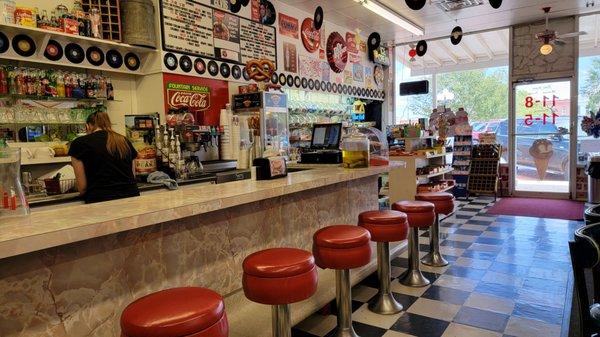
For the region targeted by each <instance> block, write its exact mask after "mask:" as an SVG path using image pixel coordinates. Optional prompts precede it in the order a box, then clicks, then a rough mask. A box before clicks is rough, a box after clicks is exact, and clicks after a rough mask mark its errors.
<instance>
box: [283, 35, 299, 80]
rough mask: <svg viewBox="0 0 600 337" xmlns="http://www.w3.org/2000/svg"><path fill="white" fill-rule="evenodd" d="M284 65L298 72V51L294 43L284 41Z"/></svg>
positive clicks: (293, 71) (286, 69)
mask: <svg viewBox="0 0 600 337" xmlns="http://www.w3.org/2000/svg"><path fill="white" fill-rule="evenodd" d="M283 57H284V59H283V67H284V69H285V71H288V72H291V73H297V72H298V52H297V50H296V45H295V44H294V43H289V42H284V43H283Z"/></svg>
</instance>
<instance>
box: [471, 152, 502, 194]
mask: <svg viewBox="0 0 600 337" xmlns="http://www.w3.org/2000/svg"><path fill="white" fill-rule="evenodd" d="M501 154H502V146H501V145H499V144H486V145H475V146H473V151H472V158H471V167H470V170H469V181H468V195H471V194H478V195H480V194H488V195H492V194H493V195H494V200H495V199H496V198H497V196H498V176H499V169H500V155H501Z"/></svg>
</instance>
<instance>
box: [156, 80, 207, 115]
mask: <svg viewBox="0 0 600 337" xmlns="http://www.w3.org/2000/svg"><path fill="white" fill-rule="evenodd" d="M166 90H167V102H168V106H169V108H170V109H181V108H187V110H188V111H189V112H199V111H206V110H208V109H209V108H210V87H208V86H203V85H193V84H184V83H174V82H168V83H167V85H166Z"/></svg>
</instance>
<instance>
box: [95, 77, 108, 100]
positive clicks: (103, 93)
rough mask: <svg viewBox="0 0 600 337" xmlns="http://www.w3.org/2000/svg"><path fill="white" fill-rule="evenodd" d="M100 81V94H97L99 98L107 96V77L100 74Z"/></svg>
mask: <svg viewBox="0 0 600 337" xmlns="http://www.w3.org/2000/svg"><path fill="white" fill-rule="evenodd" d="M99 82H100V83H99V84H98V85H99V88H98V94H97V95H96V96H97V97H98V98H106V77H104V76H100V81H99Z"/></svg>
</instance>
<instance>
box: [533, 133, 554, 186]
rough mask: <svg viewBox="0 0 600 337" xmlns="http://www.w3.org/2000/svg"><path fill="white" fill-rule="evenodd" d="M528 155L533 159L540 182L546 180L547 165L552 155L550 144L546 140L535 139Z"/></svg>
mask: <svg viewBox="0 0 600 337" xmlns="http://www.w3.org/2000/svg"><path fill="white" fill-rule="evenodd" d="M529 154H530V155H531V156H532V157H533V160H534V162H535V168H536V169H537V173H538V177H539V178H540V180H544V179H546V172H547V171H548V163H549V162H550V158H552V156H553V155H554V150H553V147H552V142H550V141H549V140H547V139H537V140H536V141H535V142H533V144H532V145H531V147H530V148H529Z"/></svg>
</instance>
